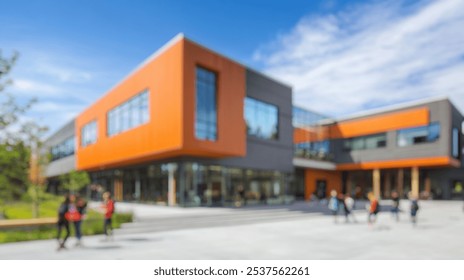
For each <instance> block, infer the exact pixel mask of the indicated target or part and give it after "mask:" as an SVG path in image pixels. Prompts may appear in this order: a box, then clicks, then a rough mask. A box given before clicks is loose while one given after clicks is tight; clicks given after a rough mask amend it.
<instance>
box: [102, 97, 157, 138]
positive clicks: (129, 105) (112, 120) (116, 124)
mask: <svg viewBox="0 0 464 280" xmlns="http://www.w3.org/2000/svg"><path fill="white" fill-rule="evenodd" d="M149 118H150V116H149V112H148V90H144V91H142V92H141V93H139V94H137V95H135V96H134V97H132V98H131V99H129V100H128V101H126V102H124V103H123V104H121V105H119V106H118V107H116V108H114V109H112V110H111V111H109V112H108V116H107V134H108V136H112V135H115V134H118V133H121V132H123V131H126V130H128V129H131V128H134V127H136V126H139V125H141V124H144V123H146V122H147V121H148V120H149Z"/></svg>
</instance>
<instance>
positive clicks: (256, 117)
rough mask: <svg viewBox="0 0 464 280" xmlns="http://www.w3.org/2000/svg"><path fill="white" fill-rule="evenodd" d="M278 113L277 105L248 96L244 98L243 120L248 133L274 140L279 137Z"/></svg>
mask: <svg viewBox="0 0 464 280" xmlns="http://www.w3.org/2000/svg"><path fill="white" fill-rule="evenodd" d="M278 114H279V112H278V109H277V106H274V105H271V104H268V103H265V102H262V101H259V100H256V99H253V98H250V97H246V98H245V121H246V125H247V132H248V135H253V136H256V137H259V138H263V139H274V140H276V139H277V138H278V137H279V132H278V124H279V117H278V116H279V115H278Z"/></svg>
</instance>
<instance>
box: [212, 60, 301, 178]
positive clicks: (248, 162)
mask: <svg viewBox="0 0 464 280" xmlns="http://www.w3.org/2000/svg"><path fill="white" fill-rule="evenodd" d="M246 94H247V96H248V97H251V98H254V99H257V100H260V101H264V102H267V103H271V104H273V105H276V106H277V107H278V109H279V137H278V139H277V140H263V139H258V138H255V137H253V136H247V153H246V156H245V157H243V158H229V159H223V160H218V161H214V162H215V163H216V164H221V165H228V166H236V167H243V168H253V169H267V170H278V171H282V172H291V171H292V170H293V163H292V160H293V127H292V89H291V88H289V87H287V86H285V85H282V84H280V83H278V82H276V81H274V80H272V79H269V78H267V77H265V76H263V75H261V74H259V73H257V72H255V71H253V70H249V69H248V70H247V72H246Z"/></svg>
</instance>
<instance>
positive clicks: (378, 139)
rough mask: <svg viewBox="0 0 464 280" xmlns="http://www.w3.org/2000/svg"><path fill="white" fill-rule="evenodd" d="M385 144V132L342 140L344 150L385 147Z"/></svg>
mask: <svg viewBox="0 0 464 280" xmlns="http://www.w3.org/2000/svg"><path fill="white" fill-rule="evenodd" d="M386 145H387V135H386V134H385V133H382V134H375V135H368V136H362V137H356V138H350V139H346V140H345V141H344V148H345V150H366V149H375V148H382V147H385V146H386Z"/></svg>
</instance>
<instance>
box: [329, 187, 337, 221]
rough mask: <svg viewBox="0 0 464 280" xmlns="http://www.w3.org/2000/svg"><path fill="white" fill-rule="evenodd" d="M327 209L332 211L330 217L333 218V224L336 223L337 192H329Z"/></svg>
mask: <svg viewBox="0 0 464 280" xmlns="http://www.w3.org/2000/svg"><path fill="white" fill-rule="evenodd" d="M328 206H329V209H330V211H332V215H333V216H334V223H337V222H338V221H337V215H338V207H339V203H338V198H337V191H336V190H331V191H330V199H329V204H328Z"/></svg>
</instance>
